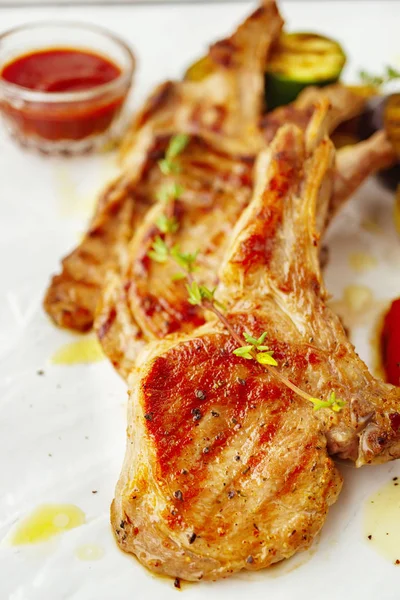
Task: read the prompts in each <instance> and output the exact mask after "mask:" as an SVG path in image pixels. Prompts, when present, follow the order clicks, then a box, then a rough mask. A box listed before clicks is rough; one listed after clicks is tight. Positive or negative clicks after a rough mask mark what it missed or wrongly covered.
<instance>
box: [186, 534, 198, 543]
mask: <svg viewBox="0 0 400 600" xmlns="http://www.w3.org/2000/svg"><path fill="white" fill-rule="evenodd" d="M188 537H189V544H193V542H194V541H195V539H196V538H197V535H196V534H195V533H194V532H193V533H192V535H189V536H188Z"/></svg>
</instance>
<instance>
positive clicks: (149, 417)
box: [144, 413, 153, 421]
mask: <svg viewBox="0 0 400 600" xmlns="http://www.w3.org/2000/svg"><path fill="white" fill-rule="evenodd" d="M144 418H145V419H146V421H152V420H153V413H146V414H145V415H144Z"/></svg>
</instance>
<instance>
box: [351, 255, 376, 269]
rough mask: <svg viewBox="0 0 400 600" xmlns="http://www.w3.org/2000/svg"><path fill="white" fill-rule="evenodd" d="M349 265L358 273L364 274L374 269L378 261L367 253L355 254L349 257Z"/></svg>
mask: <svg viewBox="0 0 400 600" xmlns="http://www.w3.org/2000/svg"><path fill="white" fill-rule="evenodd" d="M349 264H350V266H351V268H352V269H353V270H354V271H356V272H357V273H364V272H365V271H369V270H370V269H374V268H375V267H376V265H377V264H378V261H377V260H376V258H375V257H374V256H372V255H371V254H367V253H365V252H353V253H352V254H350V256H349Z"/></svg>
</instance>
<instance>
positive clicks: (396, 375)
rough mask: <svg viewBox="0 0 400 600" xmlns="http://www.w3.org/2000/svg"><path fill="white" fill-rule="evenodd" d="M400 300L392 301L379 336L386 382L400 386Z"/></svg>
mask: <svg viewBox="0 0 400 600" xmlns="http://www.w3.org/2000/svg"><path fill="white" fill-rule="evenodd" d="M399 336H400V298H398V299H397V300H394V302H392V305H391V306H390V309H389V310H388V312H387V313H386V315H385V318H384V322H383V329H382V335H381V351H382V362H383V367H384V370H385V375H386V381H388V382H389V383H392V384H393V385H400V344H399Z"/></svg>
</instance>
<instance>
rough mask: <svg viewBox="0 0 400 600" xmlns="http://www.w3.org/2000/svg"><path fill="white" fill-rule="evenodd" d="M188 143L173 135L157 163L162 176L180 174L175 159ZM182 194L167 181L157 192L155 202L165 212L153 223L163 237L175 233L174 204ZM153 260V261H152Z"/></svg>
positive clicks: (176, 184)
mask: <svg viewBox="0 0 400 600" xmlns="http://www.w3.org/2000/svg"><path fill="white" fill-rule="evenodd" d="M188 143H189V136H188V135H186V134H184V133H179V134H178V135H174V136H173V137H172V138H171V140H170V142H169V144H168V148H167V150H166V151H165V156H164V158H162V159H161V160H159V161H158V166H159V168H160V170H161V172H162V173H163V175H168V176H172V175H175V174H177V173H179V172H180V170H181V167H180V164H179V162H178V161H177V158H178V156H179V154H180V153H181V152H182V151H183V150H184V149H185V148H186V146H187V144H188ZM182 194H183V188H182V186H181V185H179V183H177V182H176V181H174V180H170V181H167V182H166V183H164V185H163V186H162V187H161V188H160V189H159V190H158V193H157V200H158V201H159V202H162V203H163V204H165V206H166V208H165V212H164V213H162V214H161V215H159V216H158V217H157V219H156V221H155V224H156V225H157V227H158V229H159V230H160V232H161V233H163V234H165V235H169V234H173V233H176V232H177V231H178V229H179V222H178V220H177V219H176V217H175V216H174V214H173V213H174V202H175V200H178V199H179V198H180V197H181V195H182ZM154 260H155V259H154Z"/></svg>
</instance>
